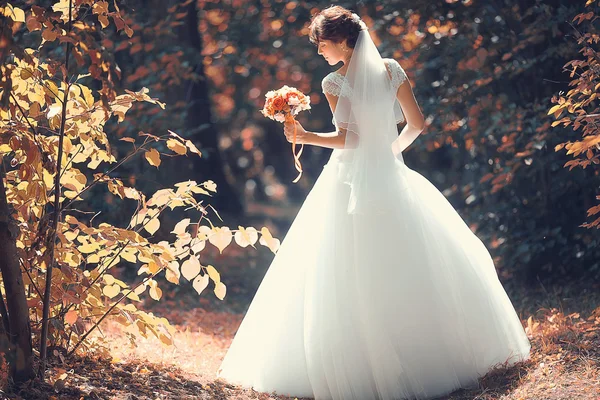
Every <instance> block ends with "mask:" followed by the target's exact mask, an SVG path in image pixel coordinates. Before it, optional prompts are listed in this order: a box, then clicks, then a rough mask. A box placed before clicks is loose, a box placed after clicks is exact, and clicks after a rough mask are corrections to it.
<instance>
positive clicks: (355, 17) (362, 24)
mask: <svg viewBox="0 0 600 400" xmlns="http://www.w3.org/2000/svg"><path fill="white" fill-rule="evenodd" d="M352 19H353V20H354V22H357V23H358V25H359V26H360V30H361V31H366V30H369V28H368V27H367V24H365V22H364V21H363V20H362V19H360V17H359V16H358V14H356V13H352Z"/></svg>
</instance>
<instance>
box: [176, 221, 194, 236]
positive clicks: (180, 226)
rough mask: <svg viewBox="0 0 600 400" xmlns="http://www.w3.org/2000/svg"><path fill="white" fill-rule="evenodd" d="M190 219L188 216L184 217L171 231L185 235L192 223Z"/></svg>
mask: <svg viewBox="0 0 600 400" xmlns="http://www.w3.org/2000/svg"><path fill="white" fill-rule="evenodd" d="M190 221H191V220H190V219H189V218H186V219H183V220H181V221H179V222H178V223H177V225H175V228H173V231H172V232H171V233H174V234H176V235H178V236H179V235H183V234H185V230H186V229H187V227H188V226H189V225H190Z"/></svg>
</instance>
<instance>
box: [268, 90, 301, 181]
mask: <svg viewBox="0 0 600 400" xmlns="http://www.w3.org/2000/svg"><path fill="white" fill-rule="evenodd" d="M265 98H266V101H265V106H264V107H263V109H262V110H261V113H262V114H263V115H264V116H265V117H268V118H271V119H272V120H275V121H278V122H282V123H283V122H291V123H293V124H294V137H293V140H292V154H293V155H294V166H295V167H296V170H297V171H298V172H299V174H298V176H297V177H296V179H294V181H293V182H294V183H296V182H298V180H300V177H301V176H302V164H300V156H301V155H302V151H303V150H304V144H302V145H301V146H300V151H299V152H298V153H297V154H296V119H295V118H294V117H295V116H296V115H298V113H299V112H300V111H304V110H310V98H309V97H308V96H306V95H305V94H304V93H302V92H301V91H299V90H298V89H296V88H293V87H289V86H283V87H282V88H281V89H279V90H271V91H269V92H267V94H266V95H265Z"/></svg>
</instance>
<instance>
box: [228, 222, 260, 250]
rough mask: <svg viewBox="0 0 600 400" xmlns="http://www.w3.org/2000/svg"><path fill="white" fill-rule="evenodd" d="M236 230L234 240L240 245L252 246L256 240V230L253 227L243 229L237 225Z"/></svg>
mask: <svg viewBox="0 0 600 400" xmlns="http://www.w3.org/2000/svg"><path fill="white" fill-rule="evenodd" d="M238 229H239V230H238V231H237V232H236V233H235V235H234V238H235V242H236V243H237V244H238V245H239V246H241V247H248V246H254V244H255V243H256V241H257V240H258V231H257V230H256V229H255V228H253V227H248V228H246V229H244V228H243V227H241V226H238Z"/></svg>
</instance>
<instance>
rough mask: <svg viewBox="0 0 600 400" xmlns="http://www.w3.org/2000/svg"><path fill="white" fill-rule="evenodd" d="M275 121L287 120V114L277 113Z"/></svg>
mask: <svg viewBox="0 0 600 400" xmlns="http://www.w3.org/2000/svg"><path fill="white" fill-rule="evenodd" d="M274 119H275V121H278V122H284V121H285V116H284V115H283V114H275V118H274Z"/></svg>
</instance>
